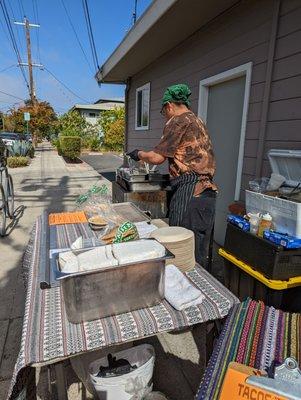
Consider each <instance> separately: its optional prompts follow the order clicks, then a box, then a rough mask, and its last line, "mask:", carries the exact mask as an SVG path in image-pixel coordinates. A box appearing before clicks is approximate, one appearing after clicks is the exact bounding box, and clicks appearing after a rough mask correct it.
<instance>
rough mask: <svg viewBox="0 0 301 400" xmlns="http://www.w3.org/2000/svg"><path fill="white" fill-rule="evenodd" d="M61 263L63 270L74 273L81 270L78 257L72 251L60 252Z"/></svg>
mask: <svg viewBox="0 0 301 400" xmlns="http://www.w3.org/2000/svg"><path fill="white" fill-rule="evenodd" d="M59 264H60V267H61V271H62V272H65V273H73V272H78V271H79V265H78V260H77V257H76V255H75V254H74V253H73V252H72V251H64V252H62V253H59Z"/></svg>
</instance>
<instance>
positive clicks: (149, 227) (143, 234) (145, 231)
mask: <svg viewBox="0 0 301 400" xmlns="http://www.w3.org/2000/svg"><path fill="white" fill-rule="evenodd" d="M135 225H136V228H137V231H138V235H139V237H140V239H147V238H149V237H150V234H151V233H152V232H153V231H155V230H156V229H158V228H157V227H156V226H155V225H153V224H148V223H147V222H146V221H142V222H136V223H135Z"/></svg>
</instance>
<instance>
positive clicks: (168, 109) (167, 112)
mask: <svg viewBox="0 0 301 400" xmlns="http://www.w3.org/2000/svg"><path fill="white" fill-rule="evenodd" d="M161 114H162V115H163V117H165V119H166V120H167V121H168V120H169V119H170V118H171V117H173V116H174V115H175V107H174V104H172V103H167V104H165V106H164V107H163V108H162V111H161Z"/></svg>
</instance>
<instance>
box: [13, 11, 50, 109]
mask: <svg viewBox="0 0 301 400" xmlns="http://www.w3.org/2000/svg"><path fill="white" fill-rule="evenodd" d="M14 23H15V24H16V25H23V26H24V28H25V35H26V47H27V63H23V62H20V63H19V65H20V66H21V65H23V66H26V67H28V75H29V89H30V99H31V102H32V104H35V103H36V100H37V99H36V94H35V89H34V80H33V73H32V68H33V67H39V68H43V65H41V64H35V63H33V62H32V58H31V43H30V28H40V25H38V24H30V23H29V20H28V19H27V18H26V17H24V22H16V21H15V22H14Z"/></svg>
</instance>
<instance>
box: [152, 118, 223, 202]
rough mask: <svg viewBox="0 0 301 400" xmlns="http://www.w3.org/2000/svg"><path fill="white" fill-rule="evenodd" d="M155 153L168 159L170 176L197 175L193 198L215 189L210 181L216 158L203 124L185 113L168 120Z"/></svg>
mask: <svg viewBox="0 0 301 400" xmlns="http://www.w3.org/2000/svg"><path fill="white" fill-rule="evenodd" d="M154 151H155V152H156V153H158V154H161V155H162V156H164V157H167V158H168V161H169V172H170V175H171V176H172V177H178V176H180V175H183V174H185V173H189V172H195V173H196V174H198V175H199V181H198V183H197V184H196V187H195V192H194V195H195V196H197V195H199V194H201V193H202V192H203V191H204V190H205V189H212V190H217V188H216V186H215V184H214V183H213V182H212V179H213V176H214V173H215V159H214V154H213V149H212V143H211V140H210V137H209V135H208V132H207V129H206V127H205V125H204V123H203V122H202V121H201V120H200V119H199V118H197V117H196V116H195V115H194V113H193V112H191V111H188V112H185V113H183V114H181V115H178V116H175V117H172V118H171V119H170V120H169V121H167V123H166V125H165V127H164V131H163V136H162V138H161V141H160V142H159V144H158V145H157V146H156V147H155V149H154Z"/></svg>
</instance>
